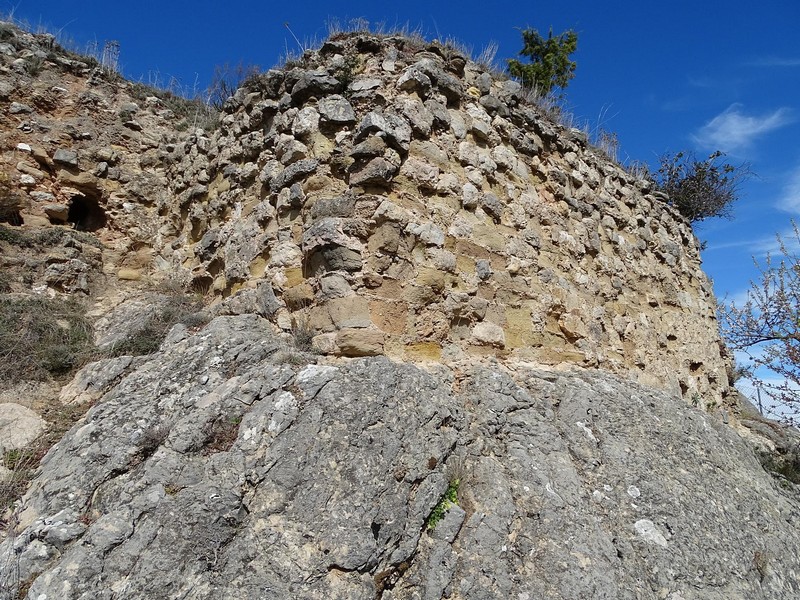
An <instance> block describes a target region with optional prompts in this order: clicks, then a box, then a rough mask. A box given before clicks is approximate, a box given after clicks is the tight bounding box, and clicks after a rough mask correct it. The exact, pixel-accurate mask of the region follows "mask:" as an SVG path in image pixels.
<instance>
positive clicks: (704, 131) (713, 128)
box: [694, 104, 793, 152]
mask: <svg viewBox="0 0 800 600" xmlns="http://www.w3.org/2000/svg"><path fill="white" fill-rule="evenodd" d="M792 121H793V118H792V115H791V111H790V110H789V109H788V108H779V109H777V110H775V111H773V112H771V113H768V114H765V115H756V116H750V115H746V114H744V113H743V112H742V105H741V104H731V105H730V106H729V107H728V108H727V109H725V110H724V111H723V112H722V113H720V114H718V115H717V116H716V117H714V118H713V119H711V120H710V121H709V122H708V123H706V124H705V125H703V126H702V127H701V128H700V131H698V132H697V134H695V136H694V139H695V141H696V142H697V143H698V144H700V145H701V146H703V147H705V148H713V149H715V150H722V151H723V152H732V151H734V150H737V149H740V148H745V147H747V146H748V145H750V143H751V142H752V141H753V140H754V139H755V138H757V137H758V136H760V135H762V134H765V133H768V132H770V131H773V130H775V129H779V128H781V127H783V126H784V125H787V124H789V123H791V122H792Z"/></svg>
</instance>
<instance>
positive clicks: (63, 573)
mask: <svg viewBox="0 0 800 600" xmlns="http://www.w3.org/2000/svg"><path fill="white" fill-rule="evenodd" d="M308 358H313V356H310V355H299V354H297V353H296V351H293V350H292V349H291V348H287V347H285V346H284V344H283V343H282V342H280V341H279V340H277V339H276V338H275V337H274V334H272V333H271V328H270V327H269V325H268V324H267V323H266V321H265V320H263V319H261V318H258V317H256V316H239V317H219V318H218V319H216V320H214V321H213V322H212V323H211V324H209V325H208V326H207V327H206V328H205V329H203V330H202V331H201V332H199V333H196V334H194V335H191V336H189V335H187V334H186V332H181V331H175V332H173V335H172V339H171V340H170V341H168V342H167V343H165V345H164V347H163V348H162V351H161V352H159V353H157V354H155V355H153V356H151V357H150V359H148V360H146V361H145V362H144V363H142V364H141V365H139V366H138V367H137V368H135V369H133V370H131V371H129V373H128V374H127V375H126V376H125V377H124V378H123V379H122V380H121V381H119V383H118V384H116V385H112V386H111V387H110V389H108V390H107V391H106V392H105V394H104V396H103V397H102V399H101V400H100V401H99V402H98V403H97V405H96V406H95V407H94V408H93V409H91V410H90V412H89V414H88V415H87V417H86V418H85V420H84V421H83V422H82V423H81V424H79V426H77V427H76V428H75V429H73V430H72V431H71V432H70V434H69V435H68V436H67V437H66V438H65V439H64V440H63V441H62V442H60V443H59V444H58V445H57V446H56V447H54V448H53V450H51V452H50V453H49V454H48V455H47V457H46V458H45V460H44V462H43V464H42V470H41V474H40V476H39V477H38V479H37V480H36V481H35V482H34V484H33V487H32V489H31V490H30V492H29V494H28V496H27V497H26V500H25V510H24V512H23V513H22V514H21V519H22V522H21V524H20V533H19V535H18V536H17V537H16V538H11V539H8V540H7V541H6V542H5V543H4V544H3V545H2V546H0V552H2V553H3V555H4V556H6V557H7V558H6V559H4V563H3V567H2V569H3V570H2V571H0V572H2V573H3V575H4V576H5V578H6V579H5V583H6V585H8V584H9V583H11V582H10V581H9V577H11V576H14V575H16V576H17V577H19V578H20V580H23V581H28V582H31V584H30V589H29V592H28V597H29V598H44V597H46V598H76V599H77V598H81V599H89V598H93V599H94V598H152V599H156V598H197V599H199V598H229V599H231V600H233V599H235V598H275V599H279V598H280V599H283V598H364V599H373V598H384V599H389V598H443V597H445V598H464V599H468V598H476V599H477V598H553V599H562V598H570V599H573V598H574V599H578V598H586V599H590V598H591V599H596V598H608V599H621V598H631V599H634V598H669V599H671V600H677V599H679V598H682V599H684V600H691V599H698V600H699V599H701V598H702V599H703V600H713V599H719V600H729V599H731V598H775V599H786V598H792V597H795V596H796V595H797V594H798V593H800V587H799V584H800V580H798V578H797V573H798V572H800V559H799V558H798V557H800V537H798V536H797V528H798V524H800V504H798V498H797V493H796V491H795V492H792V493H789V492H787V491H785V490H783V489H782V488H781V487H780V485H779V482H778V481H776V480H775V479H774V478H773V477H771V476H770V475H768V474H767V473H766V472H764V470H763V469H762V468H761V466H760V464H759V463H758V462H757V460H756V458H755V457H754V455H753V453H752V450H751V449H750V447H749V446H748V445H747V444H746V443H745V442H744V441H743V440H742V439H741V438H740V437H739V436H738V435H737V434H736V433H735V432H734V431H733V430H732V429H731V428H730V427H728V426H727V425H725V424H723V423H722V422H721V421H720V420H718V419H716V418H714V417H712V416H710V415H707V414H704V413H702V412H700V411H698V410H696V409H692V408H689V407H687V406H686V405H685V404H684V403H683V402H682V401H681V400H680V399H679V398H678V397H676V396H672V395H669V394H666V393H664V392H659V391H655V390H653V389H652V388H646V387H642V386H639V385H636V384H631V383H630V382H626V381H622V380H620V379H618V378H617V377H615V376H612V375H609V374H603V373H601V372H597V371H574V372H552V371H542V370H541V369H537V368H533V367H530V366H525V365H517V366H516V368H514V369H513V370H510V369H505V368H503V367H501V366H500V365H496V366H495V367H478V368H475V369H473V370H471V371H470V372H466V373H455V372H453V371H451V370H448V369H445V368H438V369H434V370H433V371H430V372H426V371H423V370H421V369H419V368H417V367H415V366H412V365H402V364H397V363H394V362H390V361H389V360H387V359H386V358H383V357H377V358H363V359H357V360H354V361H352V362H340V363H338V364H335V365H333V364H314V363H308V364H304V362H305V360H307V359H308ZM299 359H305V360H299ZM456 479H457V480H458V482H459V484H458V506H455V507H453V508H452V509H451V510H450V511H449V512H447V514H446V516H445V518H444V519H443V520H442V521H440V522H439V523H438V524H437V525H436V527H435V528H433V529H430V528H426V519H427V518H428V516H429V515H430V514H431V512H432V510H433V509H434V507H435V505H436V504H437V502H438V501H439V500H440V499H441V498H442V496H443V494H444V492H445V489H446V488H447V487H448V484H450V483H452V482H454V481H455V480H456ZM789 485H791V484H789Z"/></svg>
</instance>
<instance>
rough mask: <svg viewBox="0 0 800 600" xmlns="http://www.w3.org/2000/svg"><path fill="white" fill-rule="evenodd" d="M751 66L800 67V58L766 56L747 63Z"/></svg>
mask: <svg viewBox="0 0 800 600" xmlns="http://www.w3.org/2000/svg"><path fill="white" fill-rule="evenodd" d="M746 64H747V65H749V66H751V67H800V58H781V57H779V56H766V57H764V58H758V59H756V60H752V61H750V62H749V63H746Z"/></svg>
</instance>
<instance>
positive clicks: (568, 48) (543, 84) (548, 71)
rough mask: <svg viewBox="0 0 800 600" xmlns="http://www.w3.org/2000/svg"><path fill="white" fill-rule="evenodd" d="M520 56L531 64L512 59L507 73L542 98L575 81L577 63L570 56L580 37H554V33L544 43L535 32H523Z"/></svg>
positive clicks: (561, 35) (565, 35) (563, 35)
mask: <svg viewBox="0 0 800 600" xmlns="http://www.w3.org/2000/svg"><path fill="white" fill-rule="evenodd" d="M522 42H523V47H522V50H520V51H519V55H520V56H524V57H527V58H528V60H530V63H523V62H520V61H519V60H517V59H515V58H512V59H510V60H509V61H508V72H509V73H510V74H511V75H512V76H514V77H518V78H520V79H521V80H522V84H523V85H524V86H527V87H530V88H534V89H535V90H536V91H537V93H539V94H540V95H542V96H545V95H547V94H548V93H549V92H550V91H551V90H552V89H553V88H554V87H560V88H565V87H567V85H568V84H569V81H570V79H572V78H573V77H575V66H576V64H575V61H573V60H570V58H569V57H570V55H571V54H572V53H573V52H575V51H576V50H577V49H578V34H577V33H575V32H574V31H571V30H570V31H565V32H564V33H562V34H560V35H557V36H555V37H553V29H552V28H550V33H549V34H548V36H547V38H546V39H545V38H544V37H542V35H541V34H540V33H539V32H538V31H537V30H536V29H530V28H528V29H523V30H522Z"/></svg>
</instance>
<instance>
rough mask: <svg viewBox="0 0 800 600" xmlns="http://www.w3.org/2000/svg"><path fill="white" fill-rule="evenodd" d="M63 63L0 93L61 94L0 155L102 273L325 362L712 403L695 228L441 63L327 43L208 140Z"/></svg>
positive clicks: (384, 43)
mask: <svg viewBox="0 0 800 600" xmlns="http://www.w3.org/2000/svg"><path fill="white" fill-rule="evenodd" d="M36 39H37V38H36V37H35V36H32V37H30V40H28V41H27V42H26V43H30V44H34V43H36ZM9 60H10V59H9ZM62 62H63V61H62ZM48 64H49V63H48ZM60 64H61V63H59V64H58V65H57V64H56V63H53V66H52V68H49V67H48V69H45V70H44V71H43V73H42V74H40V75H39V76H38V79H36V78H32V77H31V76H29V75H26V74H25V73H22V72H20V73H19V74H17V75H14V77H16V79H15V80H14V86H15V89H16V90H17V92H18V93H17V92H14V93H13V94H11V95H10V96H9V99H14V98H19V99H24V98H28V97H30V98H34V100H35V99H36V98H39V97H40V96H42V95H43V94H50V95H53V94H56V92H53V91H52V90H53V89H56V88H54V87H53V86H56V84H57V83H58V85H57V86H56V87H57V88H58V90H59V91H58V92H57V95H55V96H53V98H52V102H50V101H48V103H44V102H39V103H38V104H37V103H36V102H32V104H31V106H25V107H24V109H25V111H23V112H19V113H18V114H17V113H15V115H14V118H15V119H16V120H17V121H19V123H20V124H19V125H18V126H17V127H16V128H14V129H9V130H8V131H4V133H3V135H4V139H5V141H6V146H7V147H9V148H12V149H13V148H16V149H15V150H12V151H9V152H5V153H3V154H2V157H0V158H2V160H3V161H4V163H7V164H6V166H7V168H8V169H9V170H11V169H16V171H15V172H17V175H16V177H18V178H20V182H21V186H22V187H23V188H25V190H26V194H28V195H29V196H30V202H29V206H28V208H27V209H26V210H23V211H22V213H21V216H22V217H24V218H25V219H26V223H34V224H35V223H37V222H47V221H48V220H49V222H50V223H53V222H69V221H70V213H69V211H70V209H71V208H72V209H73V210H75V206H73V205H74V203H75V200H74V199H75V198H85V199H88V200H87V201H86V202H84V203H83V204H80V205H77V208H81V207H82V208H84V209H87V210H88V208H92V210H94V213H93V214H94V215H95V216H96V217H101V218H99V219H95V221H97V223H95V225H96V227H97V229H96V230H95V231H94V234H95V235H97V236H98V237H99V238H101V239H102V240H103V241H104V244H105V248H104V250H103V271H104V273H106V274H109V275H114V274H116V275H117V277H118V278H119V279H126V280H131V279H132V280H139V279H147V278H155V279H159V278H162V279H164V278H177V279H178V280H179V281H181V282H183V283H188V284H189V285H190V286H192V287H194V289H196V290H199V291H202V292H204V293H208V294H215V295H218V296H222V297H224V298H226V300H225V301H226V302H228V303H234V304H235V303H237V302H238V304H236V306H238V307H239V308H235V309H232V310H234V311H237V310H239V311H240V310H245V309H246V310H257V311H258V312H260V313H261V314H263V315H265V316H267V317H269V318H270V319H271V320H272V321H273V322H274V323H275V324H277V325H278V326H279V327H281V328H283V329H284V330H286V331H289V332H292V331H295V332H296V331H298V330H303V331H304V332H307V333H308V334H309V335H310V336H313V344H314V346H315V348H316V349H317V350H318V351H320V352H322V353H325V354H332V355H345V356H359V355H371V354H386V355H388V356H390V357H393V358H398V359H402V360H410V361H445V362H448V363H458V362H459V361H464V360H470V359H474V358H476V357H478V358H480V357H498V358H501V359H515V360H525V361H531V362H535V363H543V364H548V365H562V364H565V365H570V364H578V365H584V366H590V367H597V368H600V369H605V370H609V371H613V372H616V373H621V374H624V375H626V376H629V377H633V378H635V379H638V380H640V381H642V382H645V383H649V384H653V385H658V386H660V387H665V388H668V389H670V390H673V391H675V392H679V393H681V394H682V395H683V396H684V397H685V398H686V399H687V401H690V402H694V403H697V404H700V405H706V404H710V403H713V402H716V401H718V400H719V399H720V398H721V396H722V395H723V394H724V392H725V390H726V389H727V387H728V381H727V375H726V369H727V367H728V359H727V358H726V357H725V356H724V354H723V350H722V349H721V344H720V338H719V333H718V329H717V324H716V321H715V317H714V306H715V301H714V298H713V297H712V294H711V286H710V284H709V282H708V281H707V279H706V277H705V275H704V274H703V272H702V270H701V267H700V258H699V252H698V247H697V241H696V239H695V238H694V236H693V234H692V232H691V229H690V227H689V225H688V224H687V223H686V222H685V221H684V220H683V219H682V218H681V217H680V216H679V215H677V214H675V213H674V212H673V211H672V210H671V209H669V208H667V207H666V206H665V204H664V203H663V198H659V197H657V196H658V195H657V194H655V193H654V192H652V190H651V188H650V184H649V183H648V182H647V181H645V180H642V179H639V178H637V177H636V176H634V175H632V174H630V173H628V172H626V171H625V170H623V169H622V168H621V167H620V166H619V165H617V164H616V163H614V162H613V161H611V160H609V158H608V157H607V156H606V155H604V154H602V153H601V152H600V151H599V150H597V149H595V148H592V147H591V146H590V145H589V144H587V142H586V139H585V135H584V134H582V133H581V132H579V131H575V130H570V129H567V128H565V127H562V126H561V125H557V124H555V121H554V120H553V119H552V118H550V117H548V116H547V115H545V114H544V113H543V112H542V110H541V109H540V108H537V106H536V105H535V104H533V103H531V102H529V101H528V99H526V94H525V92H524V90H522V89H521V87H520V86H519V85H518V84H517V83H516V82H513V81H507V80H502V79H496V78H494V77H493V76H492V75H491V74H490V73H489V72H487V71H486V69H484V68H482V67H480V66H478V65H476V64H475V63H473V62H470V61H468V60H466V59H465V58H464V57H463V56H462V55H461V54H459V53H458V52H456V51H454V50H452V49H446V48H442V47H441V46H438V45H428V44H422V43H420V42H417V41H414V40H409V39H401V38H378V37H372V36H369V35H356V36H350V37H343V38H342V39H339V40H336V41H329V42H327V43H326V44H325V45H324V46H323V47H322V48H321V49H320V51H318V52H312V53H307V54H306V56H305V57H304V58H303V59H302V61H299V62H298V63H295V64H291V65H287V66H286V68H285V69H282V70H273V71H269V72H267V73H265V74H262V75H260V76H258V77H255V78H252V79H251V80H249V81H248V82H246V84H245V86H244V87H243V88H241V89H240V90H239V91H238V92H237V93H236V95H235V97H234V98H232V99H229V100H228V101H227V103H226V105H225V110H224V112H223V114H222V117H221V121H220V124H219V127H218V128H217V129H216V130H215V131H213V132H211V131H210V130H208V131H206V130H203V129H199V128H196V126H197V125H198V124H199V116H198V115H199V113H196V112H195V113H193V112H191V111H192V110H195V109H188V110H187V109H186V107H183V108H181V107H180V106H182V105H180V106H179V105H178V104H175V103H174V102H172V103H170V102H168V101H167V100H165V99H163V98H157V97H154V96H147V95H146V93H143V92H142V90H141V89H140V88H139V87H136V85H135V84H130V83H127V82H120V81H116V80H115V81H105V80H104V79H103V78H102V77H101V76H100V75H98V73H97V71H93V70H92V69H91V68H90V66H89V65H86V64H83V63H81V62H79V61H76V60H73V59H70V60H68V61H66V62H64V64H63V65H61V66H59V65H60ZM56 68H60V69H61V70H62V71H63V72H59V73H56V72H55V69H56ZM10 72H11V71H10ZM14 86H12V87H14ZM14 94H17V95H14ZM49 97H50V96H48V98H49ZM179 109H180V110H179ZM20 110H22V109H20ZM26 111H27V112H26ZM15 122H16V121H15ZM34 125H36V126H34ZM37 127H38V129H37ZM70 132H72V133H75V132H78V133H79V135H78V134H75V135H71V133H70ZM89 200H90V201H91V202H89ZM95 213H96V214H95ZM37 215H38V216H37ZM37 219H38V221H37ZM54 220H55V221H54ZM93 227H94V225H93ZM237 298H238V299H239V300H241V299H242V298H249V299H250V300H251V301H250V303H249V304H248V302H240V301H239V300H237ZM253 298H255V305H254V304H253V302H252V300H253ZM243 306H244V307H245V308H244V309H243V308H242V307H243ZM254 306H255V308H253V307H254Z"/></svg>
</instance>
